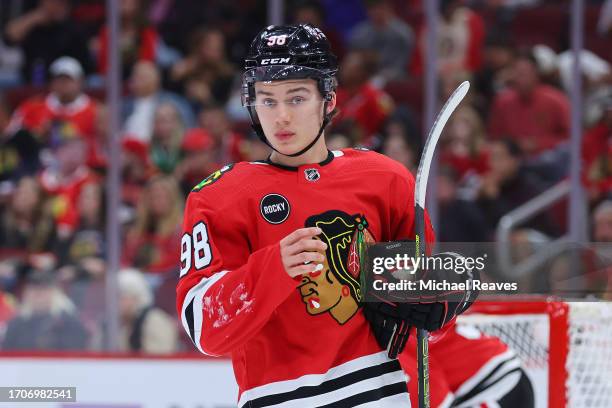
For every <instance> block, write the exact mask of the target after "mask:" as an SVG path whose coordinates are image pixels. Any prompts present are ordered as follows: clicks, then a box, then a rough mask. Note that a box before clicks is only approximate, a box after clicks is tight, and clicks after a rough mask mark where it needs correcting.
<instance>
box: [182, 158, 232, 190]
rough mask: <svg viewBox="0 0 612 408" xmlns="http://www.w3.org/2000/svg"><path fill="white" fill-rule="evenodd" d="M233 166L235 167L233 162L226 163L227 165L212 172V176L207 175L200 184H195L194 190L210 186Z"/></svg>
mask: <svg viewBox="0 0 612 408" xmlns="http://www.w3.org/2000/svg"><path fill="white" fill-rule="evenodd" d="M233 167H234V164H233V163H231V164H226V165H225V166H223V167H221V168H220V169H219V170H217V171H215V172H214V173H212V174H211V175H210V176H208V177H206V178H205V179H204V180H202V181H200V184H198V185H197V186H195V187H194V188H193V190H192V191H200V190H201V189H203V188H204V187H206V186H210V185H211V184H212V183H214V182H216V181H217V180H219V179H220V178H221V176H222V175H223V174H225V173H226V172H228V171H230V170H231V169H232V168H233Z"/></svg>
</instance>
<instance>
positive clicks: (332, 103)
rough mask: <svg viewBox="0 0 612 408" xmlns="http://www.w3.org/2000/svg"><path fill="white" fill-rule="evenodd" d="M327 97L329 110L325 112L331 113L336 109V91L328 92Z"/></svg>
mask: <svg viewBox="0 0 612 408" xmlns="http://www.w3.org/2000/svg"><path fill="white" fill-rule="evenodd" d="M325 99H326V100H327V112H325V113H326V114H327V115H329V114H330V113H332V111H333V110H334V109H336V92H333V91H332V92H330V93H328V94H327V97H326V98H325Z"/></svg>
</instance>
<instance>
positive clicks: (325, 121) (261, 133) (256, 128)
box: [248, 101, 330, 157]
mask: <svg viewBox="0 0 612 408" xmlns="http://www.w3.org/2000/svg"><path fill="white" fill-rule="evenodd" d="M248 111H249V116H250V117H251V127H252V128H253V130H254V131H255V133H257V136H258V137H259V139H260V140H261V141H262V142H264V143H265V144H266V145H268V146H269V147H270V148H271V149H272V150H274V151H275V152H276V153H278V154H282V155H283V156H287V157H297V156H301V155H302V154H304V153H306V152H307V151H308V150H310V148H312V146H314V145H315V143H317V141H318V140H319V138H320V137H321V135H322V134H323V130H324V129H325V127H326V126H327V125H328V124H329V122H330V118H329V116H328V115H327V114H325V117H324V118H323V123H322V124H321V128H320V129H319V133H317V136H316V137H315V138H314V139H313V140H312V142H310V143H309V144H308V145H307V146H306V147H304V148H303V149H302V150H300V151H299V152H297V153H293V154H284V153H281V152H279V151H278V150H276V149H275V148H274V146H272V144H271V143H270V142H269V141H268V139H267V138H266V135H265V134H264V131H263V128H262V127H261V124H259V123H257V124H256V121H255V117H254V114H253V112H252V111H251V109H248ZM325 111H327V101H326V102H325V103H324V104H323V112H325Z"/></svg>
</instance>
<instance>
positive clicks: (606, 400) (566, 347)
mask: <svg viewBox="0 0 612 408" xmlns="http://www.w3.org/2000/svg"><path fill="white" fill-rule="evenodd" d="M458 324H460V325H462V324H469V325H474V326H476V327H477V328H479V329H480V330H481V331H482V332H484V333H486V334H489V335H494V336H497V337H499V338H501V339H502V340H503V341H504V342H505V343H506V344H508V345H509V346H510V347H511V348H512V349H513V350H514V351H515V352H516V353H517V354H518V356H519V357H520V359H521V360H522V362H523V366H524V368H525V369H526V371H527V374H528V375H529V377H530V378H531V380H532V383H533V384H534V390H535V393H536V408H545V407H550V408H563V407H571V408H586V407H589V408H604V407H605V408H610V407H612V303H604V302H572V303H564V302H546V301H542V302H516V303H511V302H477V303H476V304H474V305H473V307H472V308H471V309H470V312H469V313H468V314H466V315H464V316H461V317H460V319H459V320H458Z"/></svg>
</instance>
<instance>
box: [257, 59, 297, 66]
mask: <svg viewBox="0 0 612 408" xmlns="http://www.w3.org/2000/svg"><path fill="white" fill-rule="evenodd" d="M290 60H291V58H264V59H262V60H261V65H270V64H284V63H288V62H289V61H290Z"/></svg>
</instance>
